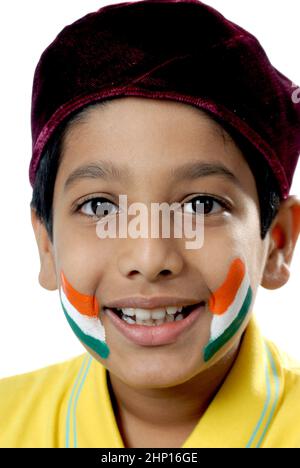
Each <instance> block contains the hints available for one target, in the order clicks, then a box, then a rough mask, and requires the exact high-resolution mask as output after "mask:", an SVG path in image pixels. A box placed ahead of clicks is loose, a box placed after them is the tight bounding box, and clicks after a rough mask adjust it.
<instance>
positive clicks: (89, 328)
mask: <svg viewBox="0 0 300 468" xmlns="http://www.w3.org/2000/svg"><path fill="white" fill-rule="evenodd" d="M60 299H61V302H62V304H63V306H64V308H65V310H66V311H67V313H68V315H69V317H71V319H72V320H73V321H74V322H75V323H76V325H77V326H78V327H79V328H81V330H82V331H83V332H84V333H85V334H86V335H89V336H91V337H92V338H95V339H96V340H97V339H98V340H101V341H105V329H104V327H103V325H102V323H101V321H100V319H99V318H95V317H86V316H83V315H81V314H80V313H79V312H78V311H77V310H76V309H75V308H74V307H73V305H72V304H71V303H70V302H69V301H68V298H67V297H66V295H65V294H64V292H63V290H62V289H61V291H60Z"/></svg>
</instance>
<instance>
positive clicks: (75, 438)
mask: <svg viewBox="0 0 300 468" xmlns="http://www.w3.org/2000/svg"><path fill="white" fill-rule="evenodd" d="M91 362H92V356H89V362H88V365H87V367H86V370H85V372H84V376H83V378H82V380H81V383H80V385H79V388H78V390H77V394H76V397H75V400H74V405H73V447H74V448H77V430H76V409H77V402H78V398H79V395H80V392H81V389H82V386H83V384H84V382H85V379H86V376H87V373H88V371H89V368H90V365H91Z"/></svg>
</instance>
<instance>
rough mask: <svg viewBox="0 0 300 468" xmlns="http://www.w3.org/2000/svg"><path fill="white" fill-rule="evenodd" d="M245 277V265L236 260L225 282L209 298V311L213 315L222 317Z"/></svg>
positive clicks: (238, 259)
mask: <svg viewBox="0 0 300 468" xmlns="http://www.w3.org/2000/svg"><path fill="white" fill-rule="evenodd" d="M244 275H245V265H244V263H243V261H242V260H241V259H240V258H236V259H235V260H234V261H233V262H232V264H231V266H230V269H229V272H228V275H227V278H226V281H225V282H224V283H223V284H222V285H221V286H220V287H219V288H218V289H217V290H216V291H214V292H213V293H212V294H211V296H210V298H209V309H210V311H211V312H212V313H213V314H216V315H222V314H224V313H225V312H226V311H227V309H228V307H229V306H230V305H231V304H232V302H233V301H234V298H235V296H236V294H237V291H238V290H239V288H240V285H241V283H242V281H243V278H244Z"/></svg>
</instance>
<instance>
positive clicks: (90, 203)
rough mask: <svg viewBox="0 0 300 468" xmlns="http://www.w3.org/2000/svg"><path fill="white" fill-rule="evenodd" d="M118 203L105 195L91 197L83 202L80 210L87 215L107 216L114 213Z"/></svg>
mask: <svg viewBox="0 0 300 468" xmlns="http://www.w3.org/2000/svg"><path fill="white" fill-rule="evenodd" d="M115 208H117V207H116V205H115V204H114V203H113V202H111V201H110V200H108V199H107V198H104V197H96V198H91V199H90V200H86V201H85V202H83V203H81V204H80V205H79V207H78V210H79V211H81V212H82V213H83V214H85V215H87V216H97V217H102V216H107V215H110V214H112V213H113V212H114V211H113V210H114V209H115Z"/></svg>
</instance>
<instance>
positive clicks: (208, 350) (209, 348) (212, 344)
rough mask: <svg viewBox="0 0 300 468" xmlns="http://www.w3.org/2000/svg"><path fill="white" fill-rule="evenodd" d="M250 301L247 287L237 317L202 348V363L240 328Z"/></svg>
mask: <svg viewBox="0 0 300 468" xmlns="http://www.w3.org/2000/svg"><path fill="white" fill-rule="evenodd" d="M251 300H252V289H251V286H249V288H248V291H247V295H246V297H245V300H244V303H243V305H242V308H241V310H240V312H239V314H238V316H237V317H236V318H235V319H234V321H233V322H232V323H231V325H230V326H229V327H228V328H227V329H226V330H225V331H224V332H223V333H222V335H220V336H219V337H218V338H217V339H215V340H212V341H209V342H208V344H207V345H206V346H205V348H204V361H205V362H206V361H208V360H209V359H211V358H212V357H213V356H214V354H216V352H217V351H219V349H220V348H221V347H222V346H223V345H224V344H225V343H226V342H227V341H229V340H230V338H232V336H233V335H234V334H235V333H236V331H237V330H238V328H239V327H240V326H241V324H242V322H243V320H244V318H245V317H246V315H247V312H248V310H249V307H250V304H251Z"/></svg>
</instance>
